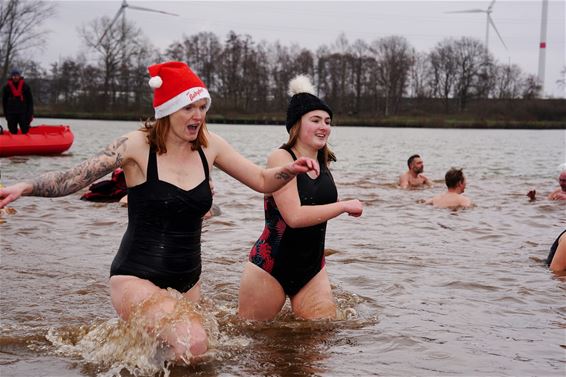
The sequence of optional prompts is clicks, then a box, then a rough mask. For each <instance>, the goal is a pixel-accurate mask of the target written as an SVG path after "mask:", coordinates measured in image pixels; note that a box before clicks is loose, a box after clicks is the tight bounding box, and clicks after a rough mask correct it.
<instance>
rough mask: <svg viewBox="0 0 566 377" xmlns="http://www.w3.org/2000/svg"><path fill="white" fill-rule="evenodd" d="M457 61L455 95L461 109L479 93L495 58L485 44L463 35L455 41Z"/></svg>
mask: <svg viewBox="0 0 566 377" xmlns="http://www.w3.org/2000/svg"><path fill="white" fill-rule="evenodd" d="M454 57H455V62H456V86H455V88H454V89H455V93H454V94H455V97H456V98H458V103H459V107H460V110H461V111H462V110H464V109H465V107H466V105H467V102H468V100H469V99H470V97H472V96H474V95H478V93H480V92H482V91H481V90H480V81H481V80H482V79H483V80H485V77H482V75H485V76H488V74H487V73H486V69H487V68H488V66H489V64H491V61H492V60H493V58H491V56H490V54H489V53H488V52H487V51H486V49H485V46H484V44H483V43H482V42H481V41H479V40H477V39H473V38H469V37H462V38H460V39H458V40H457V41H456V42H455V43H454Z"/></svg>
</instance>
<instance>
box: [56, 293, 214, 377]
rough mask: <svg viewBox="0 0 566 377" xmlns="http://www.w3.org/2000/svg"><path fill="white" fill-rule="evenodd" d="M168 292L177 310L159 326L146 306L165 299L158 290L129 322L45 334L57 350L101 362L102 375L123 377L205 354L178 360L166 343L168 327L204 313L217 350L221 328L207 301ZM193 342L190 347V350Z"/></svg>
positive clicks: (156, 371)
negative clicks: (151, 322)
mask: <svg viewBox="0 0 566 377" xmlns="http://www.w3.org/2000/svg"><path fill="white" fill-rule="evenodd" d="M167 293H168V294H169V295H172V296H173V297H174V298H176V299H177V303H176V306H175V308H174V310H173V312H172V313H169V314H167V315H166V316H164V317H162V318H161V320H160V321H159V324H160V326H159V327H157V328H155V327H153V328H152V327H151V326H149V325H148V321H147V318H146V316H145V315H144V308H147V306H148V305H152V304H154V303H156V302H157V300H159V299H160V297H159V295H154V296H152V297H151V298H149V299H148V300H146V301H144V302H142V303H141V304H140V305H138V306H137V307H136V308H135V309H134V310H133V312H132V314H131V316H130V318H129V319H128V320H127V321H124V320H121V319H112V320H108V321H104V322H102V323H98V324H94V325H90V326H81V327H80V328H79V329H78V330H77V329H76V328H74V329H68V328H67V329H65V328H61V329H50V330H49V331H48V333H47V335H46V338H47V340H48V341H49V342H51V343H52V344H53V345H54V346H55V347H56V353H58V354H61V355H64V356H68V357H78V358H81V359H82V360H84V361H85V362H86V363H88V364H92V365H95V366H96V369H97V372H98V374H97V375H98V377H112V376H120V375H121V372H122V371H124V370H126V371H127V372H129V373H130V374H131V375H133V376H155V375H159V376H164V377H167V376H169V374H170V371H171V367H172V366H173V365H179V364H181V365H189V364H191V363H192V362H195V361H198V360H203V359H205V358H206V355H207V354H213V353H214V351H208V352H207V354H205V355H204V356H202V355H201V356H200V357H198V358H193V357H192V355H190V354H189V353H188V352H187V354H186V355H184V356H183V357H181V359H180V360H175V357H174V352H173V351H172V349H171V348H170V347H169V346H168V345H167V344H165V343H164V341H163V339H162V336H161V334H162V332H163V330H164V328H166V326H167V327H168V328H171V327H174V326H175V324H177V323H181V322H185V321H186V319H187V318H191V319H192V318H195V317H197V318H199V319H200V320H201V321H202V324H203V326H204V328H205V330H206V333H207V336H208V349H209V350H213V349H214V348H215V347H216V346H217V344H218V338H219V331H218V324H217V321H216V319H215V318H214V316H213V315H212V314H210V313H209V312H208V311H207V310H206V309H205V308H204V306H205V305H207V303H206V302H204V303H203V305H200V304H195V303H193V302H191V301H189V300H188V299H186V298H185V297H184V296H183V295H181V294H180V293H179V292H177V291H174V290H168V292H167ZM178 340H179V343H185V344H187V345H188V344H190V334H179V339H178ZM188 348H189V347H187V349H188Z"/></svg>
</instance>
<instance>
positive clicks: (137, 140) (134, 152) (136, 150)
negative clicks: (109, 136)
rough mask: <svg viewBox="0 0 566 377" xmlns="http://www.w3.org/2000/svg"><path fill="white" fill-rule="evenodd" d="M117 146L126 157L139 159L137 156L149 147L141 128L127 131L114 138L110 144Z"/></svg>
mask: <svg viewBox="0 0 566 377" xmlns="http://www.w3.org/2000/svg"><path fill="white" fill-rule="evenodd" d="M112 145H115V147H116V148H119V149H120V150H121V152H122V154H123V155H124V157H125V158H126V159H134V160H137V159H139V156H141V155H146V154H147V150H148V148H149V145H148V142H147V134H146V133H145V132H143V131H141V130H136V131H132V132H128V133H127V134H124V135H122V136H120V137H119V138H117V139H115V140H114V141H113V142H112V144H111V147H112Z"/></svg>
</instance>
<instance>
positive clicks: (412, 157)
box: [407, 154, 421, 167]
mask: <svg viewBox="0 0 566 377" xmlns="http://www.w3.org/2000/svg"><path fill="white" fill-rule="evenodd" d="M415 158H421V156H420V155H418V154H414V155H412V156H411V157H409V159H408V160H407V166H408V167H411V163H412V162H413V160H414V159H415Z"/></svg>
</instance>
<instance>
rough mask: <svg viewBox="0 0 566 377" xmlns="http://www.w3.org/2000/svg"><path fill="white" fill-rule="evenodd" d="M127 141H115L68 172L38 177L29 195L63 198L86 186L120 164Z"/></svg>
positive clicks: (121, 139) (123, 138)
mask: <svg viewBox="0 0 566 377" xmlns="http://www.w3.org/2000/svg"><path fill="white" fill-rule="evenodd" d="M127 140H128V138H125V137H122V138H119V139H117V140H116V141H114V142H113V143H112V144H110V145H109V146H108V147H106V148H105V149H104V150H103V151H101V152H99V153H98V154H96V155H95V156H94V157H92V158H89V159H88V160H86V161H84V162H82V163H80V164H79V165H77V166H75V167H74V168H72V169H70V170H66V171H59V172H51V173H45V174H42V175H40V176H39V177H38V178H37V179H35V180H33V181H32V182H31V184H32V191H31V194H30V195H32V196H44V197H56V196H65V195H69V194H72V193H74V192H77V191H79V190H80V189H82V188H83V187H86V186H88V185H89V184H91V183H92V182H94V181H96V180H97V179H99V178H101V177H103V176H105V175H106V174H108V173H110V172H112V171H113V170H114V169H116V168H117V167H119V166H120V165H121V164H122V161H123V152H125V151H126V145H127V144H126V141H127Z"/></svg>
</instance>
